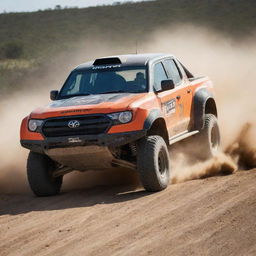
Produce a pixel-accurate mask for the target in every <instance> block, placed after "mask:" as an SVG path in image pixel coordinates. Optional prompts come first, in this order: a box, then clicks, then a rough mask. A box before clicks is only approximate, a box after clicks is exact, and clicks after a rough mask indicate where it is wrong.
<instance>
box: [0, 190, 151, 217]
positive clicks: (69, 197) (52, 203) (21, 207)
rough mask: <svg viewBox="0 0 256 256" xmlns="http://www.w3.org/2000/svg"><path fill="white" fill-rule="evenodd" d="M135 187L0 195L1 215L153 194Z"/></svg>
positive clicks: (131, 198)
mask: <svg viewBox="0 0 256 256" xmlns="http://www.w3.org/2000/svg"><path fill="white" fill-rule="evenodd" d="M134 189H135V188H134V186H114V187H113V186H99V187H95V188H93V189H83V190H73V191H64V192H62V193H61V194H59V195H57V196H52V197H36V196H34V195H33V194H32V193H31V194H23V195H0V216H1V215H6V214H7V215H18V214H24V213H29V212H32V211H53V210H63V209H70V208H81V207H91V206H94V205H97V204H115V203H119V202H125V201H130V200H135V199H137V198H140V197H145V196H150V195H152V193H149V192H146V191H145V190H142V189H141V188H140V189H139V190H138V188H137V189H136V190H134Z"/></svg>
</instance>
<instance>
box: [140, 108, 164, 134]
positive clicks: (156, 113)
mask: <svg viewBox="0 0 256 256" xmlns="http://www.w3.org/2000/svg"><path fill="white" fill-rule="evenodd" d="M158 118H162V119H164V117H163V115H162V113H161V111H160V109H152V110H151V111H150V112H149V115H148V117H147V118H146V120H145V121H144V126H143V129H144V130H147V131H148V130H149V129H150V128H151V126H152V124H153V123H154V122H155V120H157V119H158Z"/></svg>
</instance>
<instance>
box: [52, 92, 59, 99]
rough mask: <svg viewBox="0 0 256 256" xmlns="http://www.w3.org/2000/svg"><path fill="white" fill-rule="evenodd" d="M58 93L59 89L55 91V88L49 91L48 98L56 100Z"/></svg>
mask: <svg viewBox="0 0 256 256" xmlns="http://www.w3.org/2000/svg"><path fill="white" fill-rule="evenodd" d="M58 95H59V91H57V90H54V91H51V92H50V98H51V100H56V99H57V97H58Z"/></svg>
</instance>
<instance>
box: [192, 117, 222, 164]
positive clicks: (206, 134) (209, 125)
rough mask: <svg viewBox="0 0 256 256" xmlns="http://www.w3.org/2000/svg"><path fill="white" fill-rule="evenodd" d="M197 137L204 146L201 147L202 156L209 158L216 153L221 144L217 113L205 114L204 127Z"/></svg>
mask: <svg viewBox="0 0 256 256" xmlns="http://www.w3.org/2000/svg"><path fill="white" fill-rule="evenodd" d="M196 139H198V140H199V143H200V144H201V146H202V147H200V149H201V150H200V151H201V152H200V158H202V159H208V158H211V157H213V156H215V155H216V153H217V152H218V149H219V146H220V130H219V126H218V121H217V118H216V116H215V115H213V114H206V115H205V119H204V128H203V129H202V130H201V132H200V134H199V136H198V138H196Z"/></svg>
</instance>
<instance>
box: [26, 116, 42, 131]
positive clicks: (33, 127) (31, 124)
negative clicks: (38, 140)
mask: <svg viewBox="0 0 256 256" xmlns="http://www.w3.org/2000/svg"><path fill="white" fill-rule="evenodd" d="M42 124H43V120H36V119H30V120H29V121H28V129H29V130H30V131H31V132H36V131H38V128H39V127H41V125H42Z"/></svg>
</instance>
